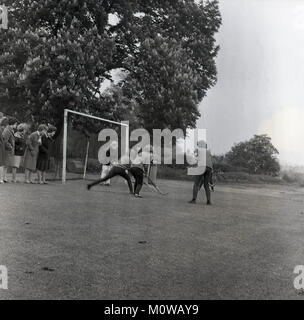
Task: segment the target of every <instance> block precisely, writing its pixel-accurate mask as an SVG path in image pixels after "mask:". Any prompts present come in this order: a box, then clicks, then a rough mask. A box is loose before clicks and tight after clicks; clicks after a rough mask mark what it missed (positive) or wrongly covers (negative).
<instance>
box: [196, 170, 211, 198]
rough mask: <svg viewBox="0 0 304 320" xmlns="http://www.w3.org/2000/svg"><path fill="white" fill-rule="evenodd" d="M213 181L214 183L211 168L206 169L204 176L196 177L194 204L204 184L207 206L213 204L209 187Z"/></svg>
mask: <svg viewBox="0 0 304 320" xmlns="http://www.w3.org/2000/svg"><path fill="white" fill-rule="evenodd" d="M211 181H212V169H211V168H209V167H206V171H205V173H204V174H202V175H200V176H196V177H195V180H194V186H193V198H192V202H195V201H196V198H197V194H198V191H199V190H200V187H201V186H202V185H203V184H204V189H205V193H206V198H207V204H211V195H210V187H209V183H210V182H211Z"/></svg>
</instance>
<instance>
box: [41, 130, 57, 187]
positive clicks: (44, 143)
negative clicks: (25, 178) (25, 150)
mask: <svg viewBox="0 0 304 320" xmlns="http://www.w3.org/2000/svg"><path fill="white" fill-rule="evenodd" d="M56 130H57V129H56V127H54V126H52V125H49V126H48V129H47V132H46V133H45V134H44V135H42V137H41V145H40V146H39V153H38V159H37V172H38V182H39V183H40V184H47V182H46V172H47V171H48V170H49V169H50V153H51V148H52V143H53V137H54V135H55V133H56Z"/></svg>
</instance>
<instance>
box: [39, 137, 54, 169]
mask: <svg viewBox="0 0 304 320" xmlns="http://www.w3.org/2000/svg"><path fill="white" fill-rule="evenodd" d="M51 147H52V140H51V138H49V137H47V136H43V137H42V138H41V145H40V146H39V153H38V158H37V170H38V171H41V172H44V171H47V170H49V168H50V153H51Z"/></svg>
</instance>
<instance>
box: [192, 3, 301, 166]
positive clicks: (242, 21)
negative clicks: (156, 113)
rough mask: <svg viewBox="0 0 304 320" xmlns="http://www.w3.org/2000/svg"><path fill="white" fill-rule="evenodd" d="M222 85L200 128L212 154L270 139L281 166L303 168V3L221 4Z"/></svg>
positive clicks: (206, 108) (207, 106) (205, 110)
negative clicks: (204, 130) (265, 137)
mask: <svg viewBox="0 0 304 320" xmlns="http://www.w3.org/2000/svg"><path fill="white" fill-rule="evenodd" d="M220 9H221V13H222V18H223V25H222V27H221V30H220V33H219V34H218V37H217V38H218V43H219V44H220V46H221V50H220V53H219V56H218V59H217V66H218V83H217V85H216V86H215V87H214V88H213V89H211V90H210V91H209V93H208V97H207V98H206V99H205V100H204V101H203V102H202V104H201V106H200V110H201V112H202V119H200V120H199V122H198V126H199V127H200V128H202V127H205V128H207V139H208V143H209V147H210V148H211V150H212V152H213V153H223V152H226V151H228V150H229V149H230V148H231V146H232V145H233V144H234V143H236V142H240V141H243V140H245V139H249V138H251V137H252V136H253V135H254V134H260V133H267V134H269V135H270V136H271V137H272V139H273V143H274V144H275V146H276V147H277V148H278V149H279V151H280V160H281V162H282V163H289V164H295V165H304V0H220Z"/></svg>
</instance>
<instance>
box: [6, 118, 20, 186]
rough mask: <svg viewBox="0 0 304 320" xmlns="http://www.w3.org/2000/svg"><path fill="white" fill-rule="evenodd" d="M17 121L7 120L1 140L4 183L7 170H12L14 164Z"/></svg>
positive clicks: (14, 119) (13, 119)
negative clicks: (3, 153) (3, 157)
mask: <svg viewBox="0 0 304 320" xmlns="http://www.w3.org/2000/svg"><path fill="white" fill-rule="evenodd" d="M17 125H18V120H17V119H16V118H14V117H10V118H9V119H8V126H6V128H5V129H4V130H3V139H4V143H5V161H4V162H5V167H4V173H3V180H4V182H8V181H7V180H6V172H7V169H8V168H13V167H14V164H15V130H16V129H17Z"/></svg>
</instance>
